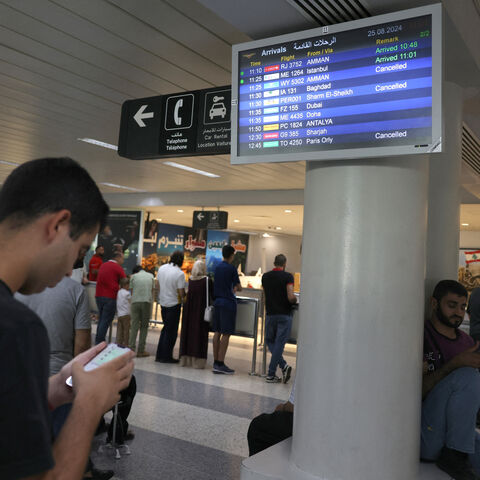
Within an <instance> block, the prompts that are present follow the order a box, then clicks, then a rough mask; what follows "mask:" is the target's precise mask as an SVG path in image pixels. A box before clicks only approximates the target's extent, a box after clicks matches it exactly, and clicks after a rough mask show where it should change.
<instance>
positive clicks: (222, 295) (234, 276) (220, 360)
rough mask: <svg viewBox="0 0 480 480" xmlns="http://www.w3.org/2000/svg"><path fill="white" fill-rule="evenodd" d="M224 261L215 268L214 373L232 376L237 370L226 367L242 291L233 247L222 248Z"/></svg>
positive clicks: (225, 246)
mask: <svg viewBox="0 0 480 480" xmlns="http://www.w3.org/2000/svg"><path fill="white" fill-rule="evenodd" d="M222 256H223V261H222V262H221V263H219V264H218V265H217V267H216V268H215V282H214V284H213V285H214V296H215V303H214V305H215V314H214V318H213V331H214V332H215V334H214V336H213V360H214V361H213V370H212V371H213V373H220V374H224V375H232V374H233V373H235V370H232V369H231V368H228V367H227V366H226V365H225V355H226V353H227V348H228V342H229V340H230V335H233V334H234V333H235V319H236V315H237V299H236V297H235V293H236V292H240V291H241V290H242V286H241V285H240V279H239V278H238V273H237V269H236V268H235V267H234V266H233V265H232V261H233V258H234V257H235V249H234V248H233V247H232V246H231V245H224V247H223V248H222Z"/></svg>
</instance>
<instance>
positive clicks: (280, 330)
mask: <svg viewBox="0 0 480 480" xmlns="http://www.w3.org/2000/svg"><path fill="white" fill-rule="evenodd" d="M291 329H292V315H267V322H266V326H265V342H266V344H267V346H268V349H269V350H270V353H271V354H272V358H271V359H270V365H269V366H268V376H269V377H273V376H274V375H275V372H276V371H277V366H279V367H280V368H281V369H282V370H283V369H284V368H285V365H286V364H287V362H286V361H285V359H284V358H283V356H282V354H283V349H284V348H285V344H286V343H287V340H288V339H289V337H290V330H291Z"/></svg>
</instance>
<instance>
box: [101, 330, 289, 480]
mask: <svg viewBox="0 0 480 480" xmlns="http://www.w3.org/2000/svg"><path fill="white" fill-rule="evenodd" d="M159 332H160V328H154V329H151V330H150V331H149V334H148V338H147V342H148V344H147V350H148V351H149V352H150V353H151V354H152V356H150V357H147V358H139V359H136V367H135V376H136V380H137V395H136V397H135V401H134V404H133V408H132V412H131V413H130V417H129V419H128V420H129V422H130V425H131V428H132V430H133V431H134V432H135V439H134V440H133V441H132V442H129V444H130V449H131V455H125V456H122V458H120V459H118V460H117V459H115V458H114V454H113V452H112V451H107V452H104V453H98V447H99V446H100V445H101V444H102V443H103V442H104V441H105V435H103V436H98V437H96V439H95V442H94V448H93V453H92V458H93V460H94V463H95V465H96V466H97V467H98V468H111V469H113V470H114V471H115V477H114V478H115V479H119V480H153V479H165V480H227V479H232V480H237V479H239V478H240V465H241V462H242V460H243V458H244V457H246V456H248V447H247V429H248V425H249V423H250V420H251V419H252V418H253V417H255V416H257V415H259V414H260V413H263V412H268V411H273V409H274V408H275V406H276V405H277V404H279V403H281V402H284V401H285V400H286V399H288V396H289V394H290V386H291V385H290V384H288V385H283V384H267V383H266V382H265V380H264V379H263V378H262V377H259V376H250V375H249V372H250V370H251V361H252V360H251V359H252V348H253V342H252V340H250V339H244V338H240V337H232V338H231V341H230V346H229V349H228V352H227V358H226V361H227V364H228V365H229V366H230V367H231V368H234V369H235V370H236V373H235V375H232V376H226V375H215V374H213V373H212V372H211V365H212V361H213V360H212V358H211V351H212V348H211V343H210V345H209V360H208V364H207V367H206V368H205V370H195V369H193V368H189V367H180V366H178V365H170V364H162V363H157V362H155V361H154V355H153V354H154V353H155V351H156V345H157V342H158V336H159ZM113 338H115V333H114V336H113ZM210 340H211V339H210ZM177 349H178V342H177V346H176V350H175V351H174V356H178V350H177ZM261 357H262V356H261V350H260V349H259V350H258V356H257V371H258V372H259V371H261V359H262V358H261ZM285 358H286V359H287V361H288V362H289V363H290V364H292V365H295V347H294V346H292V345H287V347H286V353H285Z"/></svg>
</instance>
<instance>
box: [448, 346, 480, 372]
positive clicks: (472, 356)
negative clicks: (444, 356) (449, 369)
mask: <svg viewBox="0 0 480 480" xmlns="http://www.w3.org/2000/svg"><path fill="white" fill-rule="evenodd" d="M479 345H480V342H478V341H477V342H475V345H474V346H473V347H471V348H469V349H468V350H465V351H464V352H462V353H459V354H458V355H457V356H456V357H454V358H452V360H451V361H452V362H453V364H454V365H455V368H461V367H473V368H480V352H478V351H477V350H478V347H479Z"/></svg>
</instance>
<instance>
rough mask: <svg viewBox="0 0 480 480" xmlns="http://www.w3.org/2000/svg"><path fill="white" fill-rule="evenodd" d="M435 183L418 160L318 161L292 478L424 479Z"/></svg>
mask: <svg viewBox="0 0 480 480" xmlns="http://www.w3.org/2000/svg"><path fill="white" fill-rule="evenodd" d="M427 179H428V161H427V159H426V158H425V157H418V156H417V157H408V156H403V157H396V158H390V159H380V160H379V159H372V160H362V161H356V162H317V163H309V164H307V172H306V186H305V214H304V232H303V255H302V292H301V310H300V337H299V341H298V345H299V352H298V362H297V379H296V380H297V395H296V401H295V425H294V436H293V448H292V456H291V461H292V463H291V465H293V468H294V469H296V470H297V472H296V473H295V475H294V476H293V477H292V478H296V479H301V478H318V479H322V480H339V479H341V480H385V479H388V480H405V479H413V478H416V475H417V472H418V467H419V441H420V439H419V419H420V398H421V371H422V361H421V351H422V328H423V324H422V318H423V306H424V303H423V302H424V268H425V267H424V266H425V234H426V213H427ZM288 478H290V477H288Z"/></svg>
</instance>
